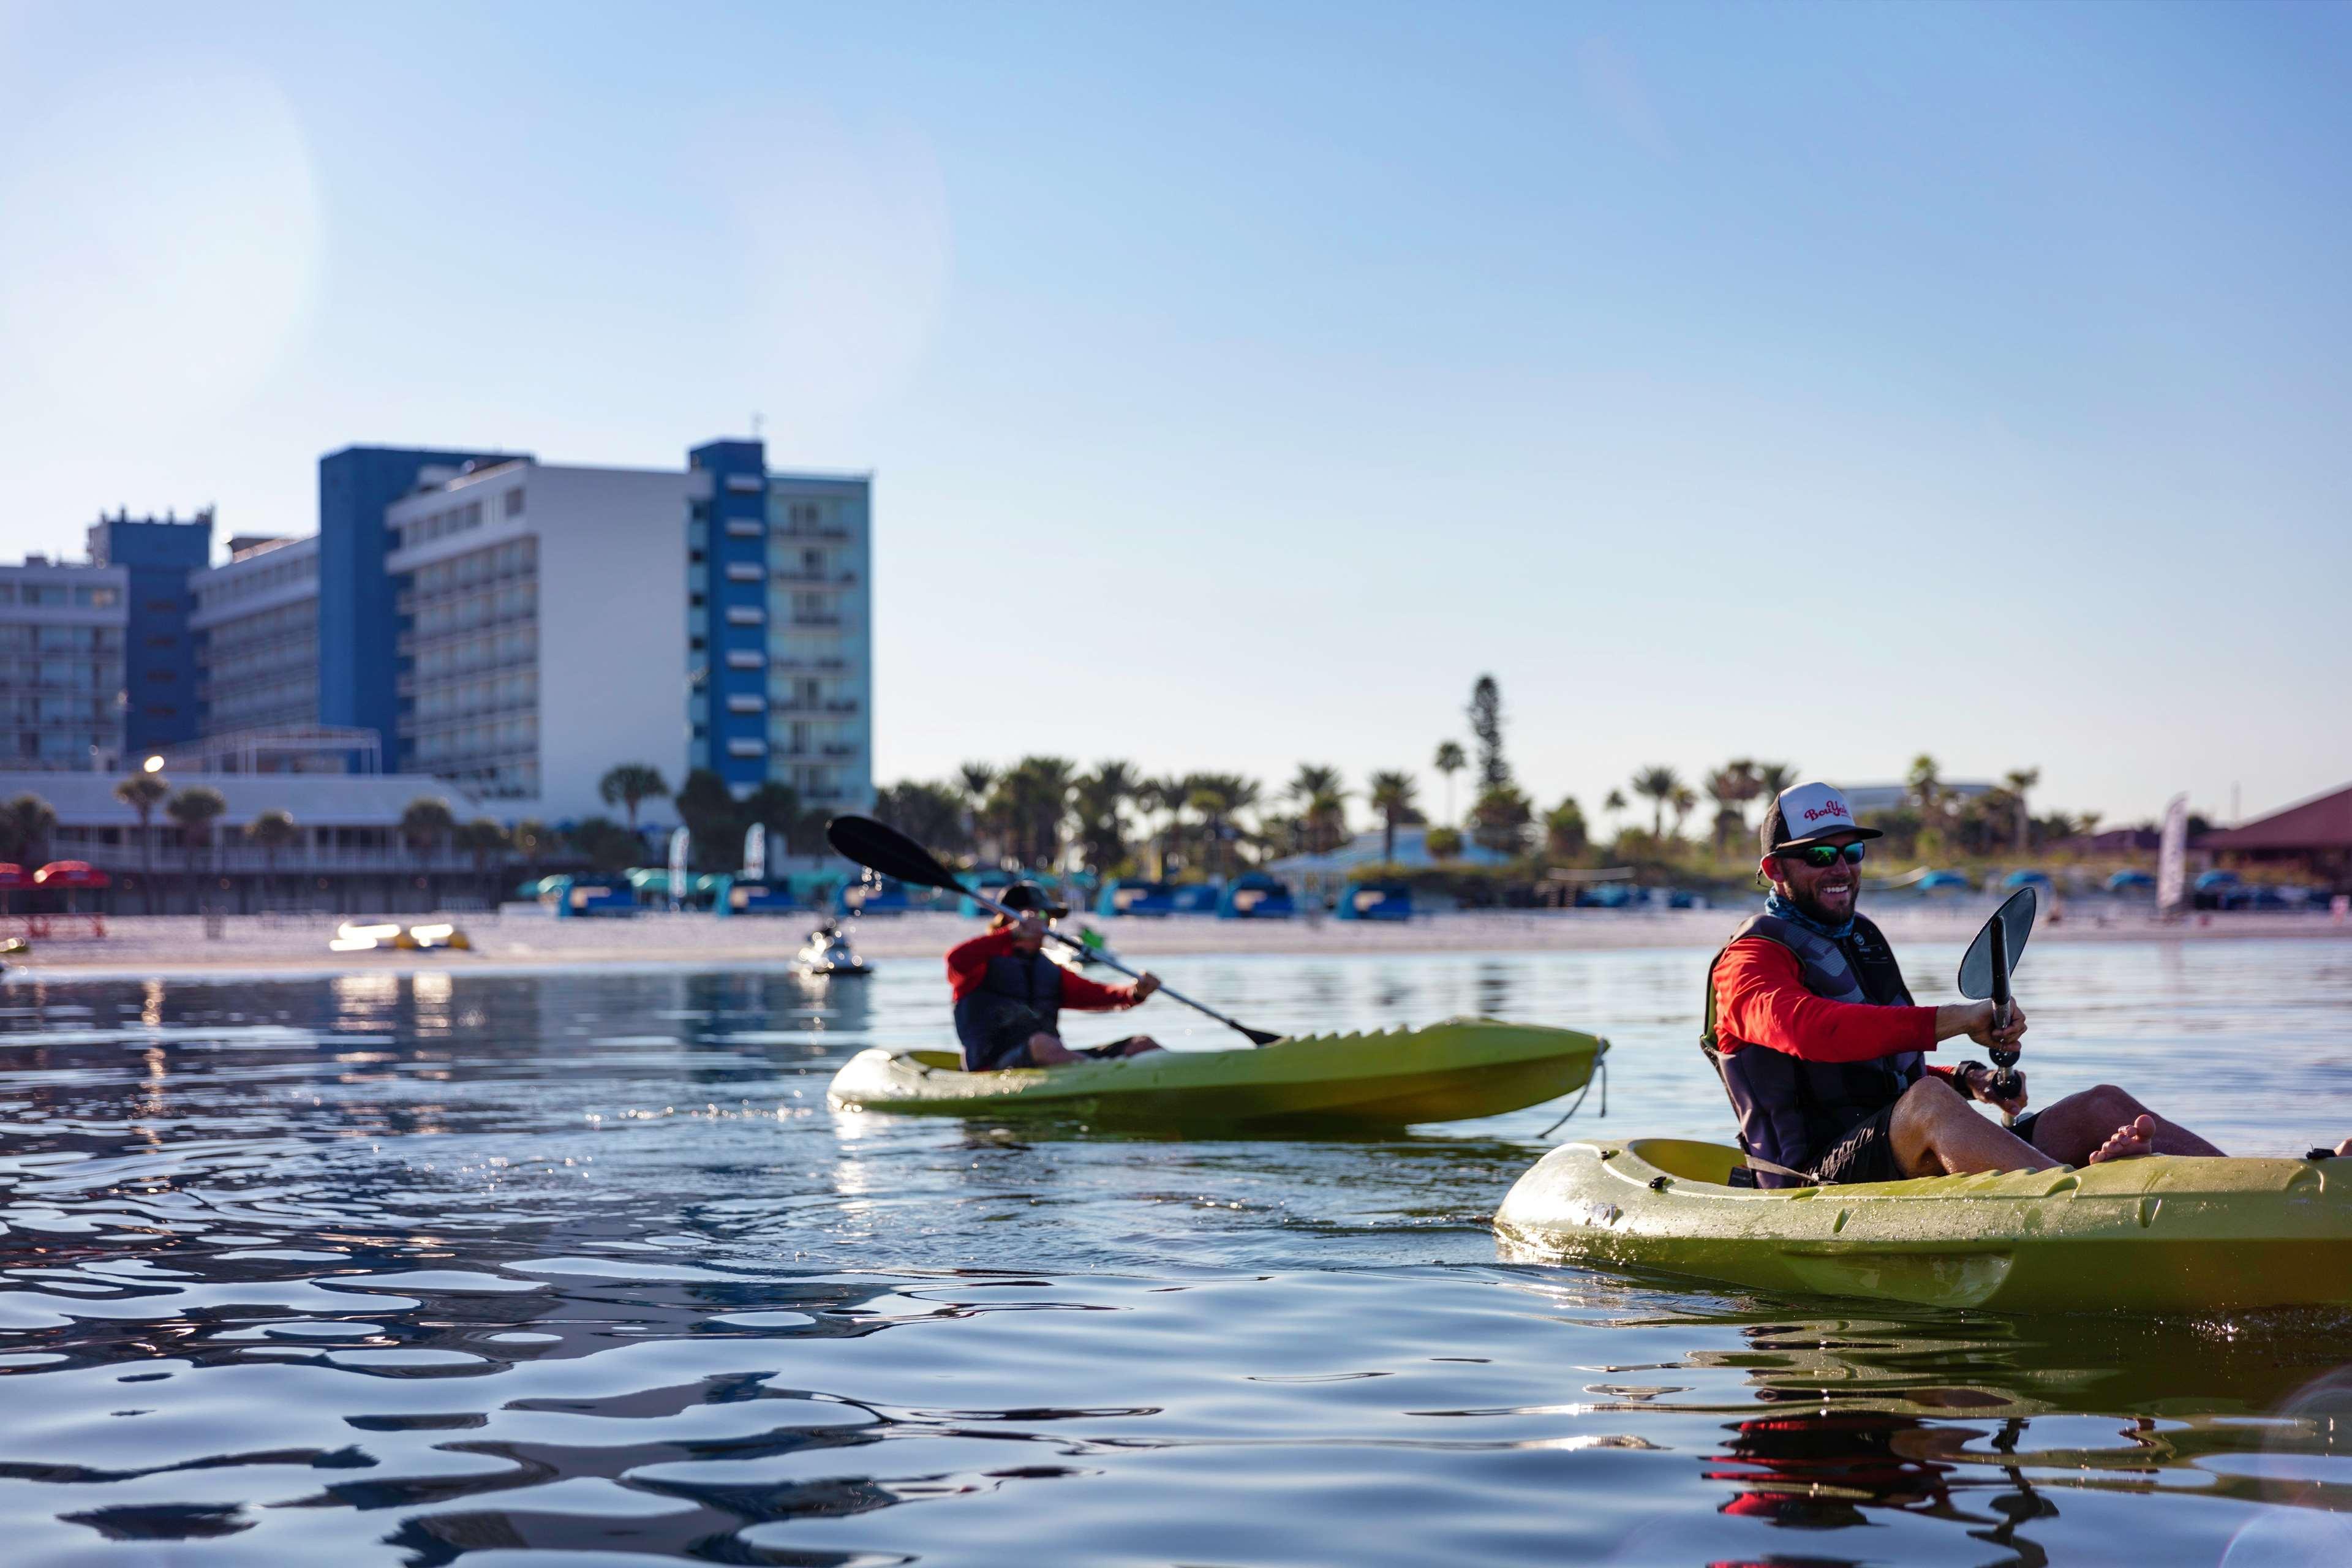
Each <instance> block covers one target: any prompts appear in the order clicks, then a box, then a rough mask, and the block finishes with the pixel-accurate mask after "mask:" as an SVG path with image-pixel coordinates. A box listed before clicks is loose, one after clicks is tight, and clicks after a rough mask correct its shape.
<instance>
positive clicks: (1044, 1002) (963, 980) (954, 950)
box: [948, 881, 1160, 1072]
mask: <svg viewBox="0 0 2352 1568" xmlns="http://www.w3.org/2000/svg"><path fill="white" fill-rule="evenodd" d="M997 901H998V902H999V903H1002V904H1003V906H1004V907H1005V908H1006V909H1008V910H1013V915H1014V917H1015V918H1013V919H1011V920H1008V919H1006V918H1005V917H1004V916H1003V915H999V916H997V917H996V919H995V920H993V921H991V922H990V923H989V927H988V929H987V930H986V931H982V933H981V934H980V935H978V936H976V937H973V938H972V939H971V941H969V942H958V943H957V944H956V945H955V946H954V947H951V948H950V949H949V950H948V989H949V990H950V992H951V993H952V994H953V995H954V997H955V1026H956V1037H957V1038H958V1039H959V1040H961V1041H962V1042H963V1065H964V1070H965V1071H966V1072H992V1071H994V1070H996V1069H997V1068H1030V1067H1035V1068H1045V1067H1054V1066H1056V1065H1058V1064H1060V1063H1063V1062H1074V1061H1078V1060H1080V1059H1082V1058H1087V1057H1094V1058H1103V1057H1131V1056H1135V1055H1137V1054H1139V1053H1140V1052H1143V1051H1156V1050H1158V1049H1160V1047H1159V1045H1158V1044H1157V1043H1156V1042H1154V1041H1153V1040H1151V1039H1150V1037H1146V1036H1143V1035H1134V1036H1130V1037H1128V1038H1126V1039H1124V1040H1117V1041H1114V1042H1112V1043H1111V1044H1109V1045H1108V1046H1097V1047H1095V1048H1094V1049H1092V1050H1086V1051H1074V1050H1072V1049H1070V1047H1067V1046H1066V1045H1064V1044H1062V1036H1061V1028H1060V1022H1061V1011H1062V1009H1063V1008H1065V1007H1075V1008H1077V1009H1079V1010H1080V1011H1082V1012H1088V1013H1116V1012H1121V1011H1124V1010H1125V1009H1127V1008H1129V1007H1133V1006H1136V1005H1139V1004H1140V1003H1141V1002H1142V1001H1143V1000H1144V999H1145V998H1147V997H1149V996H1150V994H1152V993H1153V992H1154V991H1157V990H1159V989H1160V977H1159V976H1158V975H1154V974H1146V975H1144V976H1143V977H1142V978H1140V979H1139V980H1138V981H1136V983H1135V984H1132V985H1103V984H1097V982H1095V981H1092V980H1089V979H1087V977H1086V976H1085V975H1083V974H1074V973H1071V972H1070V971H1068V970H1066V969H1064V968H1063V967H1062V966H1061V965H1060V964H1058V963H1055V962H1054V961H1053V960H1052V959H1050V958H1047V957H1046V956H1045V929H1046V927H1047V926H1048V925H1049V924H1050V923H1051V922H1053V921H1056V920H1059V919H1060V918H1061V917H1062V916H1064V915H1066V914H1068V913H1069V912H1070V911H1069V909H1068V907H1067V906H1066V905H1063V904H1057V903H1055V901H1054V900H1052V899H1051V898H1050V897H1049V896H1047V894H1046V892H1045V889H1043V888H1041V887H1039V886H1038V885H1037V884H1036V883H1034V882H1025V881H1024V882H1015V883H1013V886H1011V887H1009V888H1007V889H1004V896H1003V898H1002V899H1000V900H997Z"/></svg>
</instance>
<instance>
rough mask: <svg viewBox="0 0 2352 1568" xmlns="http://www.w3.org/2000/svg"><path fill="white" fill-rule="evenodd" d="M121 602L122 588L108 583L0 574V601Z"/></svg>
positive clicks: (100, 605)
mask: <svg viewBox="0 0 2352 1568" xmlns="http://www.w3.org/2000/svg"><path fill="white" fill-rule="evenodd" d="M121 603H122V590H121V588H119V587H116V586H115V585H114V584H110V583H26V582H23V581H20V580H18V579H16V578H13V577H0V605H48V606H50V607H52V608H59V609H62V608H65V607H68V606H69V605H81V606H83V607H84V608H86V609H92V610H105V609H111V608H113V607H114V606H115V605H120V604H121Z"/></svg>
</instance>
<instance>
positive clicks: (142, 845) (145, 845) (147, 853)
mask: <svg viewBox="0 0 2352 1568" xmlns="http://www.w3.org/2000/svg"><path fill="white" fill-rule="evenodd" d="M171 793H172V786H171V785H170V784H165V783H164V782H163V780H162V779H161V778H159V777H158V776H156V775H155V774H153V773H132V774H131V776H130V777H129V778H127V779H124V780H122V781H121V782H120V783H118V784H116V785H115V786H114V798H115V799H117V800H119V801H121V803H122V804H123V805H127V806H129V807H130V808H131V810H133V811H135V812H137V813H138V814H139V888H140V890H141V891H142V893H144V894H145V895H146V901H147V912H148V913H149V914H151V915H152V914H153V913H154V912H155V834H154V822H155V808H156V807H157V806H159V805H163V797H164V796H165V795H169V794H171Z"/></svg>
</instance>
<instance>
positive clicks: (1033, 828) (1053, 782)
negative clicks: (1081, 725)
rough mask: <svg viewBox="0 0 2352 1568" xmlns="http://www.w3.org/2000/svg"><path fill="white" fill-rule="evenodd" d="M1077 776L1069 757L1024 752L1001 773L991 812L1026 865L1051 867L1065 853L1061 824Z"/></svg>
mask: <svg viewBox="0 0 2352 1568" xmlns="http://www.w3.org/2000/svg"><path fill="white" fill-rule="evenodd" d="M1076 780H1077V769H1076V765H1075V764H1074V763H1071V762H1070V761H1069V760H1068V759H1067V758H1066V757H1040V756H1030V757H1024V758H1022V759H1021V760H1020V761H1019V762H1017V763H1013V766H1012V767H1010V768H1008V769H1006V770H1005V771H1004V772H1003V773H1000V774H998V775H997V779H996V784H995V787H994V788H993V789H992V791H991V792H990V794H989V806H988V809H989V813H990V815H991V816H993V817H994V818H995V819H996V820H997V824H998V826H1001V827H1002V828H1003V831H1004V834H1005V836H1006V837H1007V838H1008V839H1009V840H1010V844H1009V846H1008V847H1009V848H1010V849H1011V850H1012V853H1013V858H1014V859H1015V860H1017V861H1019V862H1020V863H1021V864H1022V865H1024V866H1034V867H1036V868H1040V869H1048V868H1052V867H1053V866H1054V865H1055V863H1056V862H1058V861H1059V860H1060V859H1061V858H1062V829H1063V826H1064V823H1065V822H1066V819H1067V818H1068V816H1069V814H1070V789H1071V786H1072V785H1073V784H1076Z"/></svg>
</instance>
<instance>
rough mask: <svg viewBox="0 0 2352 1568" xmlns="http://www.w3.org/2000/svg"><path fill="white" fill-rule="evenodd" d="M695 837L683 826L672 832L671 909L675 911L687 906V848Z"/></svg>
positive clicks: (670, 847)
mask: <svg viewBox="0 0 2352 1568" xmlns="http://www.w3.org/2000/svg"><path fill="white" fill-rule="evenodd" d="M693 837H694V835H692V834H690V833H688V831H687V830H686V829H685V828H684V827H683V826H678V827H674V828H672V829H671V830H670V835H669V907H670V908H671V909H673V910H676V909H682V908H684V907H685V905H686V847H687V845H688V843H690V842H692V840H693Z"/></svg>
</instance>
